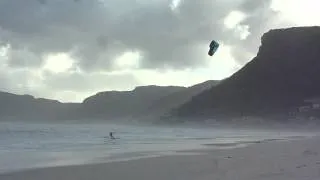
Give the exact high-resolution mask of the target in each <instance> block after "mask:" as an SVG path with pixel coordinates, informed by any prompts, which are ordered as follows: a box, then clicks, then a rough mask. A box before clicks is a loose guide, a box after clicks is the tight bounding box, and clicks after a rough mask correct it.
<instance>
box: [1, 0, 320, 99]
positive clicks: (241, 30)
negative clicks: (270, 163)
mask: <svg viewBox="0 0 320 180" xmlns="http://www.w3.org/2000/svg"><path fill="white" fill-rule="evenodd" d="M319 5H320V2H319V0H1V1H0V82H1V83H0V90H1V91H9V92H13V93H18V94H31V95H34V96H36V97H45V98H55V99H58V100H60V101H63V102H79V101H82V100H83V98H84V97H86V96H88V95H92V94H95V93H96V92H98V91H106V90H131V89H133V88H134V87H135V86H139V85H148V84H157V85H182V86H190V85H193V84H196V83H199V82H202V81H206V80H208V79H222V78H225V77H228V76H230V75H231V74H232V73H233V72H235V71H236V70H238V69H239V68H241V67H242V66H243V65H244V64H245V63H247V62H248V61H250V60H251V58H252V57H254V56H255V54H256V53H257V50H258V47H259V45H260V37H261V35H262V34H263V33H264V32H266V31H268V30H269V29H272V28H285V27H291V26H309V25H320V11H318V9H317V8H316V7H319ZM212 39H215V40H217V41H218V42H219V43H220V48H219V50H218V52H217V53H216V54H215V55H214V56H213V57H210V56H208V55H207V52H208V45H209V43H210V41H211V40H212Z"/></svg>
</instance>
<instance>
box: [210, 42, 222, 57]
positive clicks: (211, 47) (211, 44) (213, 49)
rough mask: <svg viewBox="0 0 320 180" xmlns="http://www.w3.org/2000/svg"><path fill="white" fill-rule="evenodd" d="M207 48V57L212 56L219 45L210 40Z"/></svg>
mask: <svg viewBox="0 0 320 180" xmlns="http://www.w3.org/2000/svg"><path fill="white" fill-rule="evenodd" d="M209 47H210V49H209V52H208V55H209V56H213V55H214V53H215V52H216V51H217V49H218V47H219V43H217V42H216V41H215V40H212V41H211V43H210V46H209Z"/></svg>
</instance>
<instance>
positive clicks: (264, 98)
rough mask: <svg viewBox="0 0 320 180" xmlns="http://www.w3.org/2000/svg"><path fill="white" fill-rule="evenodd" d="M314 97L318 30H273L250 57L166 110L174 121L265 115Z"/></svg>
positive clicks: (319, 62)
mask: <svg viewBox="0 0 320 180" xmlns="http://www.w3.org/2000/svg"><path fill="white" fill-rule="evenodd" d="M317 97H320V27H294V28H286V29H273V30H270V31H269V32H266V33H265V34H264V35H263V36H262V38H261V46H260V47H259V51H258V54H257V56H256V57H254V58H253V60H252V61H250V62H249V63H247V64H246V65H245V66H244V67H243V68H242V69H240V70H239V71H238V72H236V73H235V74H233V75H232V76H230V77H229V78H227V79H225V80H223V81H221V82H220V83H219V85H217V86H215V87H214V88H211V89H210V90H208V91H205V92H203V93H200V94H199V95H197V96H195V97H193V98H192V99H191V100H190V101H188V102H187V103H185V104H183V105H182V106H180V107H178V108H176V109H174V110H173V111H171V115H172V116H175V117H179V118H199V117H203V118H214V117H226V116H227V117H240V116H243V115H245V116H266V115H270V114H286V113H289V112H290V111H292V110H293V111H297V110H296V108H299V107H300V106H304V105H305V100H306V99H310V98H311V99H312V98H317Z"/></svg>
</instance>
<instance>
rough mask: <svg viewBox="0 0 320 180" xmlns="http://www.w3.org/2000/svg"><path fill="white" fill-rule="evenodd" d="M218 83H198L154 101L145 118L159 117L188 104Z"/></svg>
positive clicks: (215, 81) (210, 81)
mask: <svg viewBox="0 0 320 180" xmlns="http://www.w3.org/2000/svg"><path fill="white" fill-rule="evenodd" d="M219 82H220V81H217V80H209V81H205V82H203V83H199V84H196V85H193V86H190V87H188V88H185V89H183V90H181V91H178V92H175V93H171V94H169V95H167V96H164V97H162V98H160V99H158V100H156V101H154V102H153V103H152V104H151V106H149V107H148V108H147V110H146V111H145V112H144V116H146V117H150V116H153V117H159V116H163V115H165V114H166V113H167V112H168V111H170V110H171V109H173V108H176V107H179V106H181V105H182V104H184V103H186V102H188V101H189V100H190V99H191V98H192V97H193V96H195V95H197V94H199V93H201V92H203V91H205V90H207V89H209V88H212V87H214V86H216V85H217V84H218V83H219Z"/></svg>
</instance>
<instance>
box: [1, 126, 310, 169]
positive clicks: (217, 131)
mask: <svg viewBox="0 0 320 180" xmlns="http://www.w3.org/2000/svg"><path fill="white" fill-rule="evenodd" d="M109 132H113V133H114V137H115V139H111V138H110V137H109ZM312 135H313V134H312V133H306V132H300V133H298V132H291V131H283V130H261V129H260V130H252V129H237V128H221V127H220V128H217V127H200V126H196V127H179V126H151V125H125V124H111V123H23V122H0V173H6V172H13V171H21V170H27V169H32V168H43V167H54V166H67V165H80V164H90V163H104V162H115V161H127V160H132V159H139V158H146V157H157V156H164V155H169V154H172V153H178V152H183V151H184V150H195V149H201V148H217V149H224V148H237V147H243V146H246V145H250V144H254V143H261V142H266V141H274V140H289V139H293V138H302V137H307V136H312Z"/></svg>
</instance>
